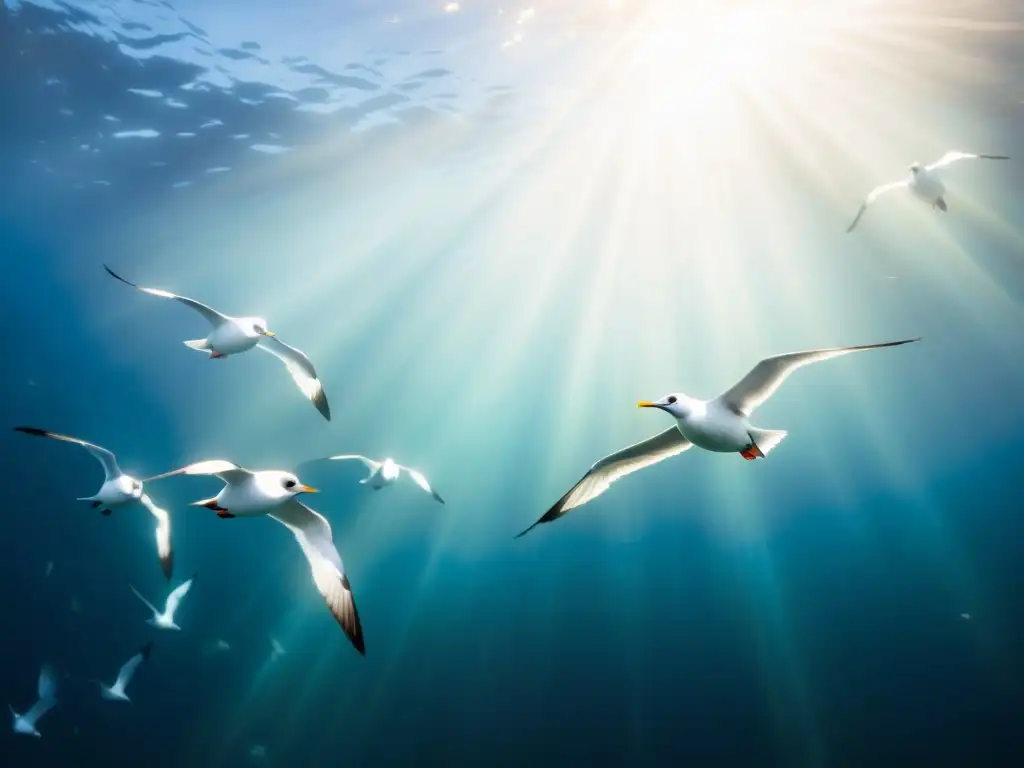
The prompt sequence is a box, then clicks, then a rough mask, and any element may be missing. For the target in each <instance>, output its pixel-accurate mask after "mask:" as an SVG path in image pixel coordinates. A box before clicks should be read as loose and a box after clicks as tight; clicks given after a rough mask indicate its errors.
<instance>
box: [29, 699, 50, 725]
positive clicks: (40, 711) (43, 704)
mask: <svg viewBox="0 0 1024 768" xmlns="http://www.w3.org/2000/svg"><path fill="white" fill-rule="evenodd" d="M55 706H57V699H55V698H52V697H51V698H46V699H39V700H38V701H37V702H36V703H35V704H33V705H32V709H30V710H29V711H28V712H26V713H25V714H24V715H22V718H23V719H24V720H25V721H26V722H27V723H28V724H29V725H31V726H32V727H33V728H35V725H36V723H38V722H39V718H41V717H42V716H43V715H45V714H46V713H47V712H49V711H50V710H51V709H53V708H54V707H55Z"/></svg>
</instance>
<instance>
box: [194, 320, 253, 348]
mask: <svg viewBox="0 0 1024 768" xmlns="http://www.w3.org/2000/svg"><path fill="white" fill-rule="evenodd" d="M206 340H207V341H208V342H209V344H210V348H211V349H213V350H214V351H215V352H220V353H221V354H222V355H237V354H238V353H239V352H245V351H246V350H247V349H252V348H253V347H255V346H256V342H258V341H259V340H260V339H259V336H256V335H255V334H252V333H249V332H248V331H247V330H246V329H245V328H243V327H242V326H240V325H239V324H238V323H237V322H236V321H234V320H229V321H228V322H226V323H221V324H220V325H219V326H217V327H216V328H214V329H213V331H212V332H211V333H210V335H209V336H207V337H206Z"/></svg>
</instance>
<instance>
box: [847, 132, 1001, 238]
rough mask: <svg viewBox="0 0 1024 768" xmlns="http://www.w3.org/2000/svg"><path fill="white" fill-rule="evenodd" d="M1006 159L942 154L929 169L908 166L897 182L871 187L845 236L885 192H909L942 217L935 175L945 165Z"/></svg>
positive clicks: (941, 197)
mask: <svg viewBox="0 0 1024 768" xmlns="http://www.w3.org/2000/svg"><path fill="white" fill-rule="evenodd" d="M1009 159H1010V158H1009V157H1007V156H1006V155H974V154H971V153H970V152H957V151H955V150H954V151H951V152H947V153H946V154H944V155H943V156H942V157H941V158H940V159H939V160H937V161H936V162H934V163H932V164H931V165H921V163H918V162H916V161H915V162H913V163H911V164H910V166H909V170H910V175H909V176H907V178H905V179H902V180H901V181H891V182H889V183H888V184H882V185H881V186H880V187H875V188H874V189H873V190H871V192H870V193H869V194H868V196H867V198H865V200H864V202H863V203H861V206H860V210H858V211H857V216H856V217H855V218H854V220H853V222H852V223H851V224H850V226H849V227H847V228H846V231H847V232H852V231H853V228H854V227H856V226H857V222H859V221H860V218H861V216H863V215H864V211H866V210H867V209H868V206H869V205H871V204H872V203H873V202H875V200H877V199H878V198H879V197H881V196H882V195H884V194H886V193H887V192H892V191H893V190H896V189H909V190H910V192H911V193H912V194H913V195H914V197H916V198H917V199H919V200H923V201H924V202H926V203H928V204H930V205H931V206H932V208H933V209H937V210H940V211H942V212H943V213H945V212H946V211H947V210H948V206H947V205H946V198H945V194H946V185H945V184H943V182H942V178H941V176H942V174H941V173H939V171H941V170H943V169H944V168H946V167H947V166H949V165H952V164H953V163H955V162H956V161H958V160H1009Z"/></svg>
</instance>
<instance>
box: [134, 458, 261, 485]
mask: <svg viewBox="0 0 1024 768" xmlns="http://www.w3.org/2000/svg"><path fill="white" fill-rule="evenodd" d="M175 475H214V476H216V477H219V478H220V479H221V480H223V481H224V482H225V483H228V484H231V483H241V482H243V481H244V480H245V479H246V478H248V477H251V476H252V472H250V471H249V470H248V469H245V468H244V467H240V466H238V465H237V464H232V463H231V462H230V461H225V460H224V459H210V460H209V461H197V462H196V463H195V464H188V465H186V466H184V467H181V468H179V469H172V470H171V471H170V472H164V473H163V474H162V475H153V477H147V478H146V479H145V480H143V481H142V482H143V483H151V482H153V481H154V480H163V479H164V478H165V477H174V476H175Z"/></svg>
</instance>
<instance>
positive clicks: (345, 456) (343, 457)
mask: <svg viewBox="0 0 1024 768" xmlns="http://www.w3.org/2000/svg"><path fill="white" fill-rule="evenodd" d="M349 459H355V460H357V461H361V462H363V464H365V465H366V468H367V469H368V470H370V472H376V471H377V470H378V469H380V468H381V463H380V462H379V461H374V460H373V459H368V458H367V457H365V456H360V455H359V454H358V453H339V454H338V455H337V456H328V457H327V460H328V461H347V460H349Z"/></svg>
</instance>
